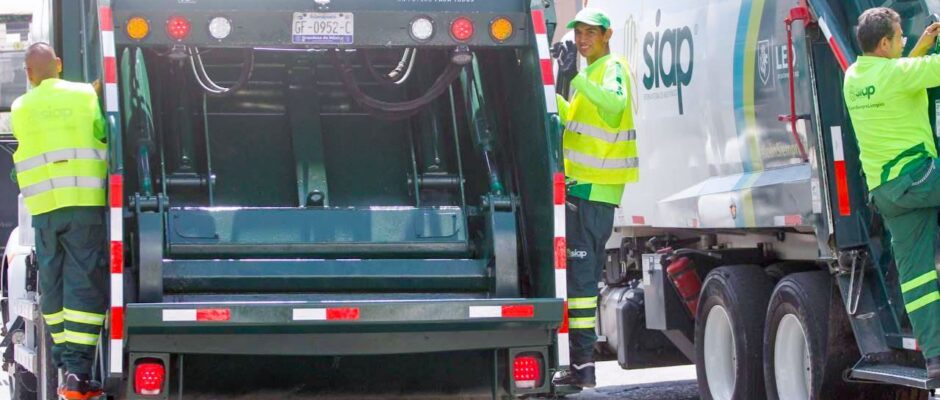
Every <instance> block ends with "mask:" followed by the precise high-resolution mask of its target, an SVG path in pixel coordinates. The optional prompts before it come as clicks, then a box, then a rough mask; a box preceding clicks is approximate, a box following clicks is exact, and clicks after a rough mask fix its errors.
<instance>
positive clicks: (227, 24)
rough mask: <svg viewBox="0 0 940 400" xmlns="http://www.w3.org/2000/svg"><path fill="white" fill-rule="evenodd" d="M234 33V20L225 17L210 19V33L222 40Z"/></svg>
mask: <svg viewBox="0 0 940 400" xmlns="http://www.w3.org/2000/svg"><path fill="white" fill-rule="evenodd" d="M231 33H232V21H229V19H228V18H225V17H215V18H213V19H211V20H209V35H211V36H212V37H213V38H215V39H217V40H222V39H225V38H227V37H228V35H230V34H231Z"/></svg>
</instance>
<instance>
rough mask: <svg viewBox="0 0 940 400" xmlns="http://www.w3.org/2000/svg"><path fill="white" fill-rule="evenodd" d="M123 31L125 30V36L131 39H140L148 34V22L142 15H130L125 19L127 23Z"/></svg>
mask: <svg viewBox="0 0 940 400" xmlns="http://www.w3.org/2000/svg"><path fill="white" fill-rule="evenodd" d="M124 32H126V33H127V37H129V38H131V39H134V40H141V39H143V38H145V37H147V35H149V34H150V22H147V20H146V19H143V18H142V17H132V18H131V19H129V20H127V25H125V26H124Z"/></svg>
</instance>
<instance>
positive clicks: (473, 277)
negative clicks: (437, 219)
mask: <svg viewBox="0 0 940 400" xmlns="http://www.w3.org/2000/svg"><path fill="white" fill-rule="evenodd" d="M491 280H492V279H491V277H490V275H489V273H488V271H487V262H486V261H485V260H354V261H349V260H165V261H164V263H163V282H164V283H163V288H164V290H165V291H166V292H167V293H218V292H229V293H232V292H234V293H239V292H241V293H246V292H255V293H258V292H300V293H303V292H341V293H342V292H346V293H350V292H391V291H395V292H435V291H441V292H448V291H452V292H457V291H485V290H487V289H489V285H490V282H491Z"/></svg>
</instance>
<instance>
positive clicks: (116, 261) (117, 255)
mask: <svg viewBox="0 0 940 400" xmlns="http://www.w3.org/2000/svg"><path fill="white" fill-rule="evenodd" d="M111 273H112V274H120V273H124V242H111Z"/></svg>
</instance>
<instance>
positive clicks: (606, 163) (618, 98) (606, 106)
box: [554, 8, 639, 387]
mask: <svg viewBox="0 0 940 400" xmlns="http://www.w3.org/2000/svg"><path fill="white" fill-rule="evenodd" d="M568 29H574V32H575V34H574V36H575V42H574V43H572V42H567V43H566V44H564V45H563V46H562V47H560V48H557V49H556V53H557V56H558V58H559V64H560V73H561V74H562V75H569V76H570V75H574V73H575V72H576V65H577V56H578V54H580V55H581V56H583V57H584V58H585V59H587V63H588V66H587V68H586V69H585V70H584V71H581V72H580V73H577V74H576V75H575V76H574V77H573V79H572V80H571V89H572V90H573V91H574V93H573V95H571V96H570V98H571V101H570V102H569V101H566V100H565V99H564V98H561V96H559V97H558V99H557V100H558V104H559V106H558V109H559V112H558V113H559V116H560V117H561V119H562V122H563V123H564V125H565V130H564V139H563V148H564V158H565V176H566V177H567V179H568V181H569V185H568V196H567V199H566V205H565V206H566V210H567V212H566V216H565V223H566V229H567V232H566V236H567V243H568V328H569V337H570V340H569V342H570V356H571V365H569V366H568V369H567V370H566V371H562V372H561V373H560V374H559V375H558V376H556V377H555V379H554V383H555V384H556V385H572V386H579V387H594V386H595V377H594V342H595V341H596V340H597V334H596V333H595V323H596V320H597V312H596V311H597V295H598V290H597V284H598V281H600V278H601V271H602V270H603V267H604V261H605V257H604V250H605V245H606V244H607V240H608V239H609V238H610V234H611V232H612V231H613V223H614V208H615V207H617V206H618V205H619V204H620V199H621V197H622V196H623V191H624V185H625V184H626V183H629V182H635V181H636V180H637V179H638V177H639V159H638V158H637V150H636V131H634V129H633V115H632V106H631V101H632V100H631V98H630V91H631V84H630V75H629V73H628V71H629V69H628V65H627V61H626V60H625V59H624V58H622V57H620V56H616V55H613V54H611V53H610V38H611V35H612V34H613V31H612V30H611V29H610V18H609V17H608V16H607V14H605V13H604V12H603V11H601V10H598V9H593V8H585V9H583V10H581V11H580V12H579V13H578V14H577V15H576V16H575V18H574V20H572V21H571V22H570V23H569V24H568Z"/></svg>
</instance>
